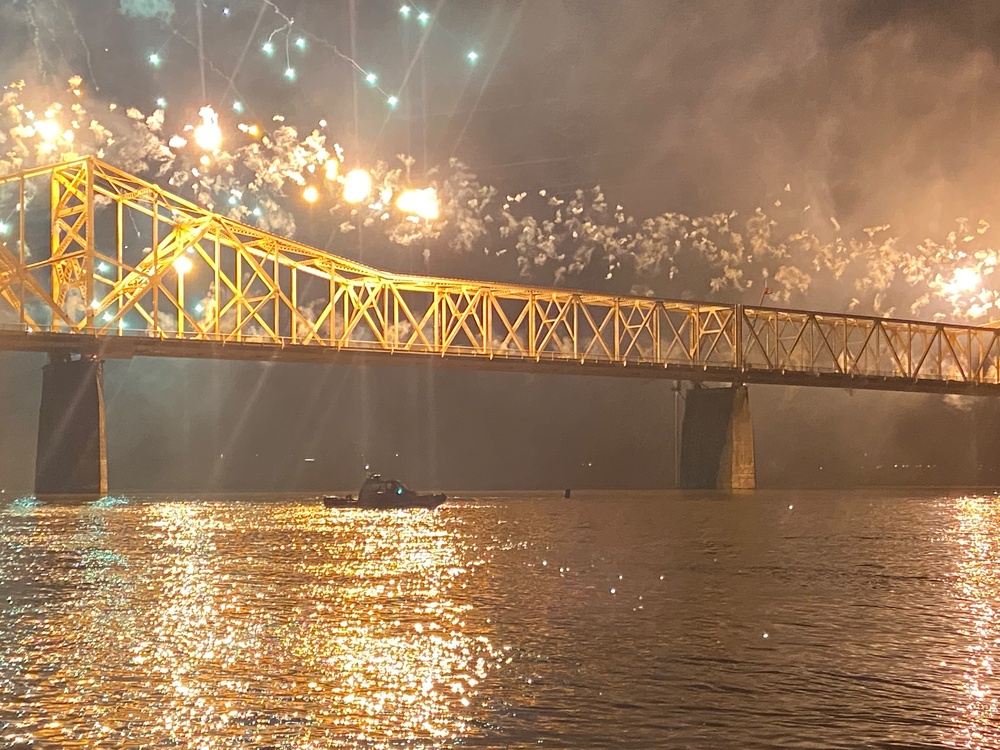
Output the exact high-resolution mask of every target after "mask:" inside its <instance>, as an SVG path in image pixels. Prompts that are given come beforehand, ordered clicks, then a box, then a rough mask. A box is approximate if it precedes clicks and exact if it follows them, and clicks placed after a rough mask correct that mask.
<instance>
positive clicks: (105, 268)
mask: <svg viewBox="0 0 1000 750" xmlns="http://www.w3.org/2000/svg"><path fill="white" fill-rule="evenodd" d="M97 270H98V271H100V272H101V273H107V272H108V271H110V270H111V266H109V265H108V264H107V263H105V262H104V261H103V260H102V261H101V262H100V263H98V264H97Z"/></svg>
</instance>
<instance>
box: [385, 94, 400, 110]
mask: <svg viewBox="0 0 1000 750" xmlns="http://www.w3.org/2000/svg"><path fill="white" fill-rule="evenodd" d="M385 103H386V104H388V105H389V106H390V107H391V108H392V109H395V108H396V107H398V106H399V97H398V96H390V97H389V98H388V99H386V100H385Z"/></svg>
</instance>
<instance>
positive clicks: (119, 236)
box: [0, 157, 1000, 393]
mask: <svg viewBox="0 0 1000 750" xmlns="http://www.w3.org/2000/svg"><path fill="white" fill-rule="evenodd" d="M4 217H7V218H6V219H5V218H4ZM0 221H3V224H0V229H3V230H5V231H2V232H0V349H10V350H30V351H57V352H58V351H64V352H76V353H80V354H85V355H94V356H101V357H129V356H139V355H143V356H183V357H221V358H236V359H266V360H274V359H278V360H288V361H294V360H299V361H321V362H340V361H352V360H353V361H359V360H363V361H377V362H382V363H386V362H389V361H393V360H394V361H396V362H415V361H419V360H420V359H424V360H427V359H428V358H436V359H437V360H438V361H440V362H442V363H446V364H452V365H468V366H472V367H478V368H482V369H495V368H507V369H520V370H524V371H529V372H531V371H542V370H547V371H556V372H561V373H565V374H582V373H591V374H602V375H627V376H640V377H664V378H671V379H690V380H696V381H715V382H732V383H774V384H789V385H825V386H836V387H847V388H879V389H886V390H917V391H933V392H947V393H1000V340H998V338H1000V330H997V329H995V328H990V327H977V326H963V325H951V324H944V323H932V322H924V321H913V320H895V319H882V318H871V317H863V316H850V315H837V314H831V313H818V312H806V311H795V310H779V309H775V308H763V307H747V306H743V305H722V304H709V303H696V302H686V301H677V300H664V299H651V298H646V297H622V296H612V295H606V294H597V293H592V292H582V291H572V290H566V289H546V288H538V287H529V286H521V285H514V284H497V283H490V282H480V281H463V280H457V279H445V278H431V277H424V276H409V275H401V274H394V273H388V272H385V271H379V270H376V269H374V268H369V267H367V266H365V265H362V264H360V263H356V262H353V261H351V260H348V259H345V258H342V257H338V256H336V255H332V254H330V253H327V252H323V251H321V250H317V249H315V248H312V247H308V246H306V245H303V244H300V243H297V242H294V241H293V240H290V239H287V238H283V237H278V236H276V235H273V234H269V233H267V232H264V231H261V230H259V229H255V228H253V227H250V226H247V225H245V224H241V223H239V222H236V221H233V220H231V219H227V218H225V217H223V216H220V215H217V214H214V213H212V212H210V211H207V210H205V209H203V208H200V207H198V206H196V205H194V204H192V203H190V202H188V201H186V200H184V199H182V198H179V197H177V196H175V195H172V194H171V193H169V192H167V191H165V190H163V189H161V188H160V187H158V186H156V185H153V184H151V183H149V182H145V181H143V180H141V179H139V178H137V177H134V176H132V175H129V174H127V173H125V172H122V171H120V170H117V169H115V168H113V167H111V166H109V165H107V164H105V163H103V162H102V161H100V160H99V159H96V158H94V157H87V158H84V159H80V160H77V161H72V162H66V163H61V164H57V165H53V166H49V167H44V168H38V169H34V170H29V171H24V172H20V173H17V174H11V175H8V176H5V177H2V178H0ZM130 238H131V239H130Z"/></svg>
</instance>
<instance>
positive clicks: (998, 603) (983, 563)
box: [955, 497, 1000, 750]
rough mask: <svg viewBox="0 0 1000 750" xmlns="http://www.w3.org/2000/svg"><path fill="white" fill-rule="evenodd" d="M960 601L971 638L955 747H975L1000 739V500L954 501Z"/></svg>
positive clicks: (963, 630) (964, 625)
mask: <svg viewBox="0 0 1000 750" xmlns="http://www.w3.org/2000/svg"><path fill="white" fill-rule="evenodd" d="M955 510H956V520H957V529H956V533H955V542H956V543H957V545H958V547H959V549H960V551H961V554H960V556H959V558H958V560H957V565H958V573H959V575H958V578H957V591H956V595H957V600H958V603H959V608H960V610H961V611H962V612H963V613H964V615H965V617H964V618H963V621H962V623H961V624H960V625H959V632H960V634H961V635H962V636H963V637H964V638H965V639H967V640H968V641H969V645H968V647H967V655H966V663H965V665H964V669H963V673H962V682H961V686H960V688H961V692H962V696H963V700H962V703H961V704H960V705H959V706H958V707H957V709H958V710H957V713H958V718H957V719H956V724H957V728H958V737H957V738H956V743H957V744H956V746H957V747H963V748H971V749H973V750H987V749H988V748H996V747H997V746H998V743H1000V696H998V694H997V691H996V690H995V689H994V685H996V684H997V678H996V675H995V674H994V664H995V663H996V660H997V657H998V655H1000V611H998V608H1000V502H998V499H997V498H996V497H963V498H960V499H959V500H958V501H957V502H956V504H955Z"/></svg>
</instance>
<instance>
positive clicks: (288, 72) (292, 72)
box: [285, 67, 295, 81]
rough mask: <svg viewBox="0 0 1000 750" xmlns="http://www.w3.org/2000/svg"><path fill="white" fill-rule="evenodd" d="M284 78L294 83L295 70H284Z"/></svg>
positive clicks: (289, 68) (288, 68)
mask: <svg viewBox="0 0 1000 750" xmlns="http://www.w3.org/2000/svg"><path fill="white" fill-rule="evenodd" d="M285 78H287V79H288V80H289V81H294V80H295V68H292V67H287V68H285Z"/></svg>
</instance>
